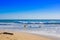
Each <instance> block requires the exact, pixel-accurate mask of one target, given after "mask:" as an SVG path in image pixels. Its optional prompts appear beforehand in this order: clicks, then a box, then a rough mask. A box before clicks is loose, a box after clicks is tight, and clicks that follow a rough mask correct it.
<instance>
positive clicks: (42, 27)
mask: <svg viewBox="0 0 60 40" xmlns="http://www.w3.org/2000/svg"><path fill="white" fill-rule="evenodd" d="M0 30H11V31H23V32H28V33H35V34H42V35H50V36H59V37H60V20H0Z"/></svg>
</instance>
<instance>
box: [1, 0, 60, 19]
mask: <svg viewBox="0 0 60 40" xmlns="http://www.w3.org/2000/svg"><path fill="white" fill-rule="evenodd" d="M0 19H60V0H0Z"/></svg>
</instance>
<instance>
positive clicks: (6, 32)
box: [2, 32, 13, 35]
mask: <svg viewBox="0 0 60 40" xmlns="http://www.w3.org/2000/svg"><path fill="white" fill-rule="evenodd" d="M2 34H8V35H13V33H9V32H3V33H2Z"/></svg>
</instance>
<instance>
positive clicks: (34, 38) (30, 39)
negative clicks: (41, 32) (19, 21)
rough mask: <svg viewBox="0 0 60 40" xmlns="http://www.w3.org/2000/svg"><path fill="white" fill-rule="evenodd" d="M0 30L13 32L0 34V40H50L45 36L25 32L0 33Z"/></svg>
mask: <svg viewBox="0 0 60 40" xmlns="http://www.w3.org/2000/svg"><path fill="white" fill-rule="evenodd" d="M1 32H8V33H13V34H14V35H7V34H0V40H52V39H49V38H47V37H43V36H38V35H35V34H31V33H26V32H11V31H0V33H1Z"/></svg>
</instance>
